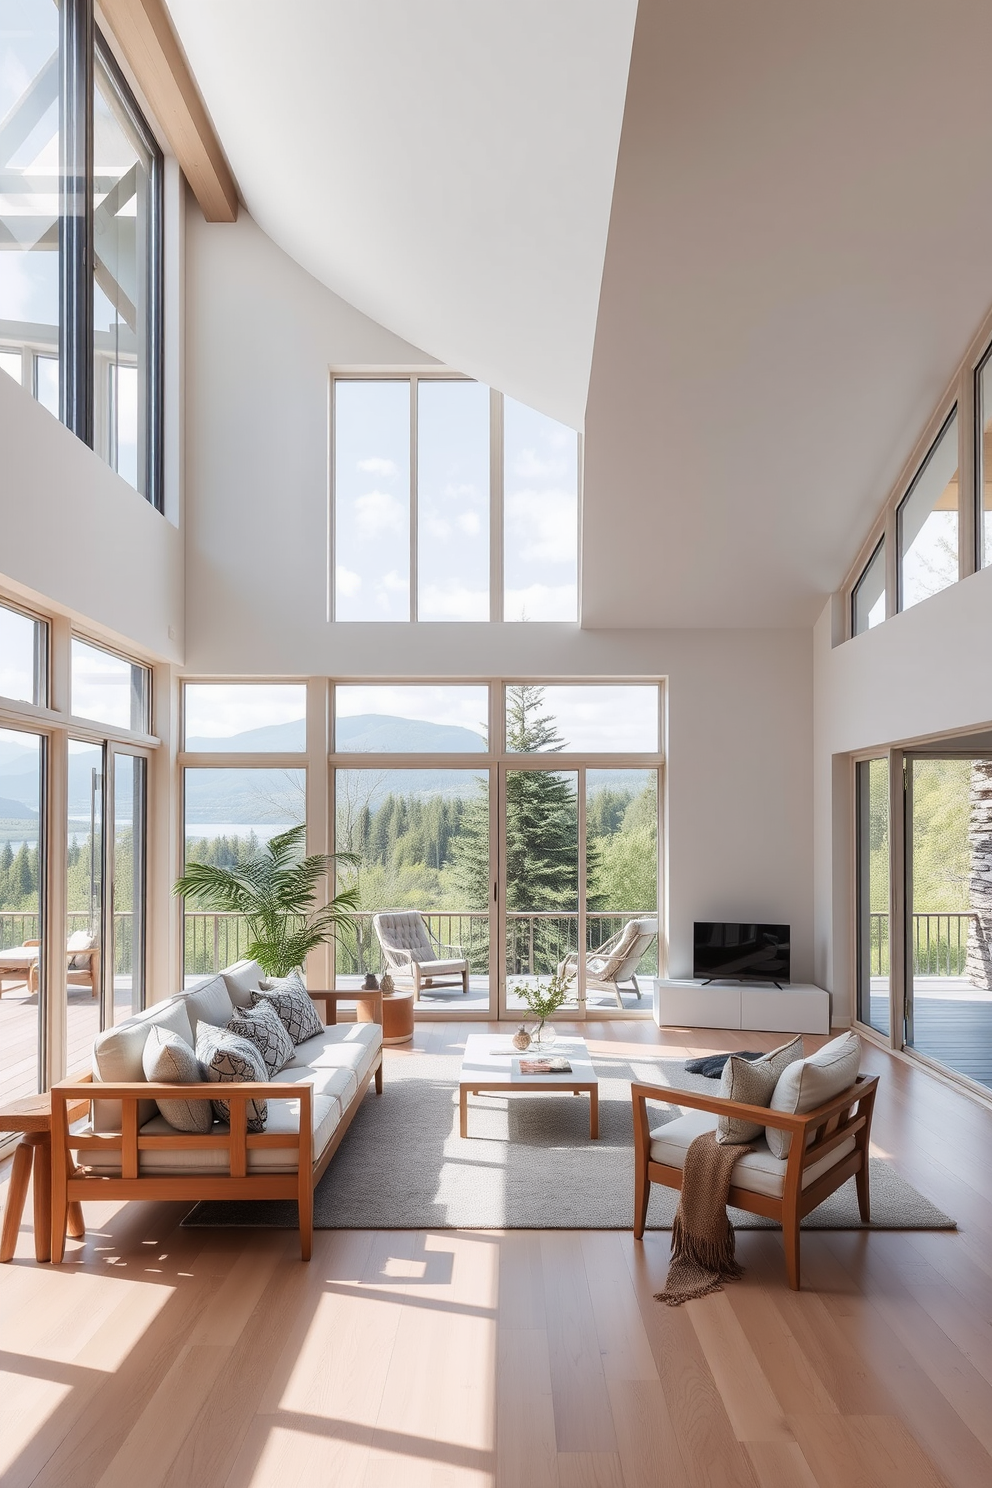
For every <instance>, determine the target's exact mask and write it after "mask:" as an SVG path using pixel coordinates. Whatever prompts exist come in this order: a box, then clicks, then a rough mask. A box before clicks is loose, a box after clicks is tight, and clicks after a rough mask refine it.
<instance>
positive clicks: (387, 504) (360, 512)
mask: <svg viewBox="0 0 992 1488" xmlns="http://www.w3.org/2000/svg"><path fill="white" fill-rule="evenodd" d="M354 510H355V526H356V528H357V529H358V535H359V537H381V536H382V534H383V533H387V532H389V533H401V532H402V531H403V530H404V527H405V525H406V522H407V513H406V511H405V510H404V508H403V506H402V505H401V503H400V502H399V501H397V500H396V497H395V496H391V495H390V494H389V492H388V491H367V492H366V493H365V495H364V496H356V497H355V504H354Z"/></svg>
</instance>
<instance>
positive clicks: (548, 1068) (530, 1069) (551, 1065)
mask: <svg viewBox="0 0 992 1488" xmlns="http://www.w3.org/2000/svg"><path fill="white" fill-rule="evenodd" d="M520 1073H521V1074H522V1075H570V1074H571V1073H572V1066H571V1065H570V1064H569V1062H568V1060H567V1059H563V1058H562V1057H561V1055H560V1054H559V1055H558V1056H557V1058H553V1059H552V1058H549V1059H521V1061H520Z"/></svg>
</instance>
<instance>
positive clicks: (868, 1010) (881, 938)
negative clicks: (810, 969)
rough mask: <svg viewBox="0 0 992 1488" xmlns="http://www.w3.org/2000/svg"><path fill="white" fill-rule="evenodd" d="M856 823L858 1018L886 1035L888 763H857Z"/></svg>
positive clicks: (888, 973)
mask: <svg viewBox="0 0 992 1488" xmlns="http://www.w3.org/2000/svg"><path fill="white" fill-rule="evenodd" d="M856 771H857V773H856V782H855V788H856V794H857V821H858V870H857V872H858V1017H859V1018H860V1020H861V1022H862V1023H867V1024H868V1025H869V1026H870V1027H871V1028H875V1029H877V1030H878V1032H879V1033H884V1034H886V1035H888V1032H889V1024H890V1014H889V994H890V978H891V966H890V959H889V761H888V758H887V757H885V758H882V759H871V760H860V761H859V762H858V764H857V767H856Z"/></svg>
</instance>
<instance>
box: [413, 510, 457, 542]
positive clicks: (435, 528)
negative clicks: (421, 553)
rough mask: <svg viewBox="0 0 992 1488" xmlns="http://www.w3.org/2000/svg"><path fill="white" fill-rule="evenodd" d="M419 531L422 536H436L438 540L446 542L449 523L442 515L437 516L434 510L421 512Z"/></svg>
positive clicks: (449, 534)
mask: <svg viewBox="0 0 992 1488" xmlns="http://www.w3.org/2000/svg"><path fill="white" fill-rule="evenodd" d="M419 516H420V531H421V535H422V536H426V537H434V538H437V540H438V541H439V542H446V541H447V539H448V538H449V537H450V536H451V523H450V522H446V521H445V520H444V518H443V517H438V516H436V515H435V514H434V512H421V513H419Z"/></svg>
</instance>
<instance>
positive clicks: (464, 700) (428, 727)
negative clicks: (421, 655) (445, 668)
mask: <svg viewBox="0 0 992 1488" xmlns="http://www.w3.org/2000/svg"><path fill="white" fill-rule="evenodd" d="M334 707H335V715H336V724H335V748H336V749H337V750H338V752H339V753H350V752H360V753H362V754H461V753H462V752H465V753H469V754H471V753H474V752H475V751H478V750H484V749H485V748H486V747H487V745H486V740H487V736H488V733H489V728H488V724H487V721H486V720H487V716H488V711H489V689H488V688H487V687H336V688H335V689H334Z"/></svg>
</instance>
